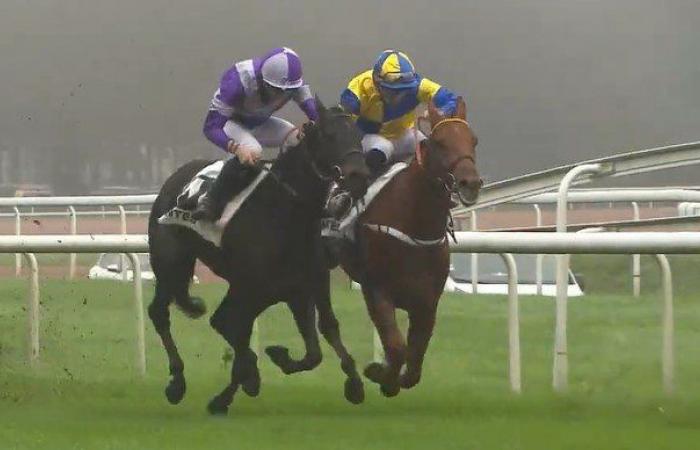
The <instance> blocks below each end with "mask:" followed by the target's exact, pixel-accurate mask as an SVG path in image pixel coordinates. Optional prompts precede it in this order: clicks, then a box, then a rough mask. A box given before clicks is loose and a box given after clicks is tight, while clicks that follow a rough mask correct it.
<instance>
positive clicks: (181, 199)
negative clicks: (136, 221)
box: [158, 161, 269, 246]
mask: <svg viewBox="0 0 700 450" xmlns="http://www.w3.org/2000/svg"><path fill="white" fill-rule="evenodd" d="M223 165H224V161H217V162H215V163H213V164H210V165H209V166H207V167H205V168H204V169H202V170H200V171H199V172H198V173H197V175H195V176H194V177H193V178H192V181H190V182H189V183H188V184H187V186H185V188H184V189H183V191H182V193H181V194H180V196H178V198H177V203H176V206H175V207H174V208H173V209H171V210H170V211H168V212H167V213H165V214H163V215H162V216H161V217H160V218H159V219H158V223H159V224H161V225H179V226H183V227H186V228H189V229H191V230H193V231H195V232H196V233H197V234H199V235H200V236H202V238H204V239H206V240H207V241H209V242H211V243H213V244H214V245H216V246H220V245H221V237H222V235H223V232H224V228H225V227H226V225H227V224H228V223H229V222H230V221H231V219H232V218H233V217H234V215H235V214H236V212H237V211H238V210H239V209H240V208H241V206H242V205H243V204H244V203H245V201H246V200H247V199H248V197H250V194H252V193H253V191H254V190H255V188H256V187H257V186H258V185H259V184H260V183H261V182H262V180H264V179H265V177H266V176H267V175H268V173H269V172H268V171H267V170H263V171H261V172H260V173H259V174H258V176H257V177H255V179H254V180H253V181H252V182H251V183H250V184H249V185H248V186H246V188H245V189H243V190H242V191H241V192H240V193H239V194H237V195H236V196H235V197H233V198H232V199H231V200H229V202H228V203H227V204H226V207H225V208H224V210H223V213H222V214H221V218H220V219H219V220H217V221H216V222H209V221H206V220H195V219H193V218H192V211H191V209H193V208H194V207H195V206H196V205H197V201H198V200H199V197H201V196H202V195H204V194H205V193H206V190H207V186H208V185H209V184H210V183H213V181H214V179H215V178H216V177H217V176H218V174H219V172H221V168H222V167H223Z"/></svg>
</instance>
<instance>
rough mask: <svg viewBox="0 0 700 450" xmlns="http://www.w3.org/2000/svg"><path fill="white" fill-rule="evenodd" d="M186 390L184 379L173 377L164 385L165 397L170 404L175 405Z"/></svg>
mask: <svg viewBox="0 0 700 450" xmlns="http://www.w3.org/2000/svg"><path fill="white" fill-rule="evenodd" d="M186 390H187V386H186V385H185V379H184V378H182V379H178V378H175V379H173V380H171V381H170V383H168V385H167V386H166V387H165V397H166V398H167V399H168V402H170V404H171V405H177V404H178V403H180V402H181V401H182V399H183V397H184V396H185V391H186Z"/></svg>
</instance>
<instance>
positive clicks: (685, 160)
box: [452, 142, 700, 217]
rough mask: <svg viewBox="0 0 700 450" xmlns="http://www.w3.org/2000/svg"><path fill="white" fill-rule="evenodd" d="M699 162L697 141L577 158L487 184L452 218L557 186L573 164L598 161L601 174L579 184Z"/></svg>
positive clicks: (547, 190) (584, 179)
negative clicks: (570, 161)
mask: <svg viewBox="0 0 700 450" xmlns="http://www.w3.org/2000/svg"><path fill="white" fill-rule="evenodd" d="M698 163H700V142H689V143H686V144H678V145H669V146H666V147H658V148H652V149H647V150H638V151H633V152H628V153H621V154H617V155H612V156H608V157H606V158H599V159H593V160H589V161H581V162H579V163H575V164H569V165H566V166H561V167H556V168H554V169H549V170H544V171H541V172H536V173H531V174H527V175H522V176H518V177H515V178H511V179H508V180H503V181H498V182H496V183H489V184H487V185H485V186H484V187H483V188H482V189H481V193H480V194H479V201H478V202H477V203H476V204H474V205H472V206H469V207H459V208H455V209H454V210H453V211H452V212H453V214H454V215H455V217H458V216H462V215H464V214H466V213H468V212H469V211H472V210H475V209H482V208H485V207H488V206H494V205H498V204H501V203H507V202H512V201H515V200H519V199H522V198H526V197H531V196H533V195H536V194H542V193H545V192H549V191H552V190H554V189H556V188H557V186H558V185H559V184H560V182H561V180H562V178H563V177H564V176H565V175H566V174H567V173H568V172H569V171H570V170H571V169H573V168H574V167H576V166H578V165H582V164H600V165H601V166H602V168H603V172H604V173H603V174H597V175H587V176H585V177H582V178H580V179H579V180H577V181H576V183H577V184H582V183H586V182H589V181H591V180H592V179H594V178H597V177H602V176H607V177H618V176H625V175H636V174H640V173H646V172H651V171H656V170H662V169H671V168H674V167H685V166H689V165H692V164H698Z"/></svg>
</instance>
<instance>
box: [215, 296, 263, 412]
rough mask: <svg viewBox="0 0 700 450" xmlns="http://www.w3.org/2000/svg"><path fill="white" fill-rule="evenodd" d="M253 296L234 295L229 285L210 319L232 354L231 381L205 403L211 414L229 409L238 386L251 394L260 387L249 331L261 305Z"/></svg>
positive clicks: (261, 307)
mask: <svg viewBox="0 0 700 450" xmlns="http://www.w3.org/2000/svg"><path fill="white" fill-rule="evenodd" d="M255 300H256V299H254V298H245V296H243V297H241V298H234V297H233V295H232V290H231V289H230V288H229V292H228V293H227V294H226V297H224V301H223V302H222V303H221V305H219V308H218V309H217V310H216V312H215V313H214V314H213V315H212V317H211V319H210V323H211V326H212V327H213V328H214V329H215V330H216V331H217V332H219V334H221V335H222V336H223V337H224V339H226V342H228V343H229V345H230V346H231V347H233V351H234V354H235V356H234V359H233V365H232V367H231V381H230V383H229V384H228V385H227V386H226V388H224V390H223V391H221V393H219V394H218V395H217V396H215V397H214V398H213V399H212V400H211V401H210V402H209V405H208V406H207V409H208V410H209V412H210V413H211V414H226V413H227V412H228V408H229V406H230V405H231V403H232V402H233V397H234V395H235V394H236V391H237V390H238V386H242V387H243V391H244V392H245V393H246V394H248V395H250V396H253V397H254V396H256V395H258V393H259V391H260V372H259V371H258V366H257V361H258V357H257V355H256V354H255V352H253V350H251V348H250V335H251V333H252V332H253V322H254V321H255V319H256V317H257V316H258V314H260V312H261V311H262V310H263V309H264V306H262V305H261V303H259V302H256V301H255Z"/></svg>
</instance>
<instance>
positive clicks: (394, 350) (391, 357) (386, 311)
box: [362, 286, 406, 397]
mask: <svg viewBox="0 0 700 450" xmlns="http://www.w3.org/2000/svg"><path fill="white" fill-rule="evenodd" d="M362 291H363V293H364V294H365V301H366V302H367V310H368V312H369V315H370V317H371V319H372V322H374V326H375V327H376V328H377V332H378V333H379V337H380V338H381V341H382V346H383V347H384V354H385V355H386V364H381V363H377V362H374V363H371V364H369V365H368V366H367V367H366V368H365V376H366V377H367V378H369V379H370V380H372V381H374V382H375V383H378V384H379V385H380V386H381V391H382V394H384V395H385V396H387V397H393V396H395V395H397V394H398V393H399V390H400V385H399V374H400V373H401V368H402V367H403V365H404V363H405V362H406V343H405V342H404V338H403V335H402V334H401V331H400V330H399V326H398V324H397V323H396V308H395V306H394V305H393V303H391V302H390V301H389V299H388V297H386V296H385V295H384V294H383V293H381V292H380V291H379V290H375V289H370V288H366V287H364V286H363V287H362Z"/></svg>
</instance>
